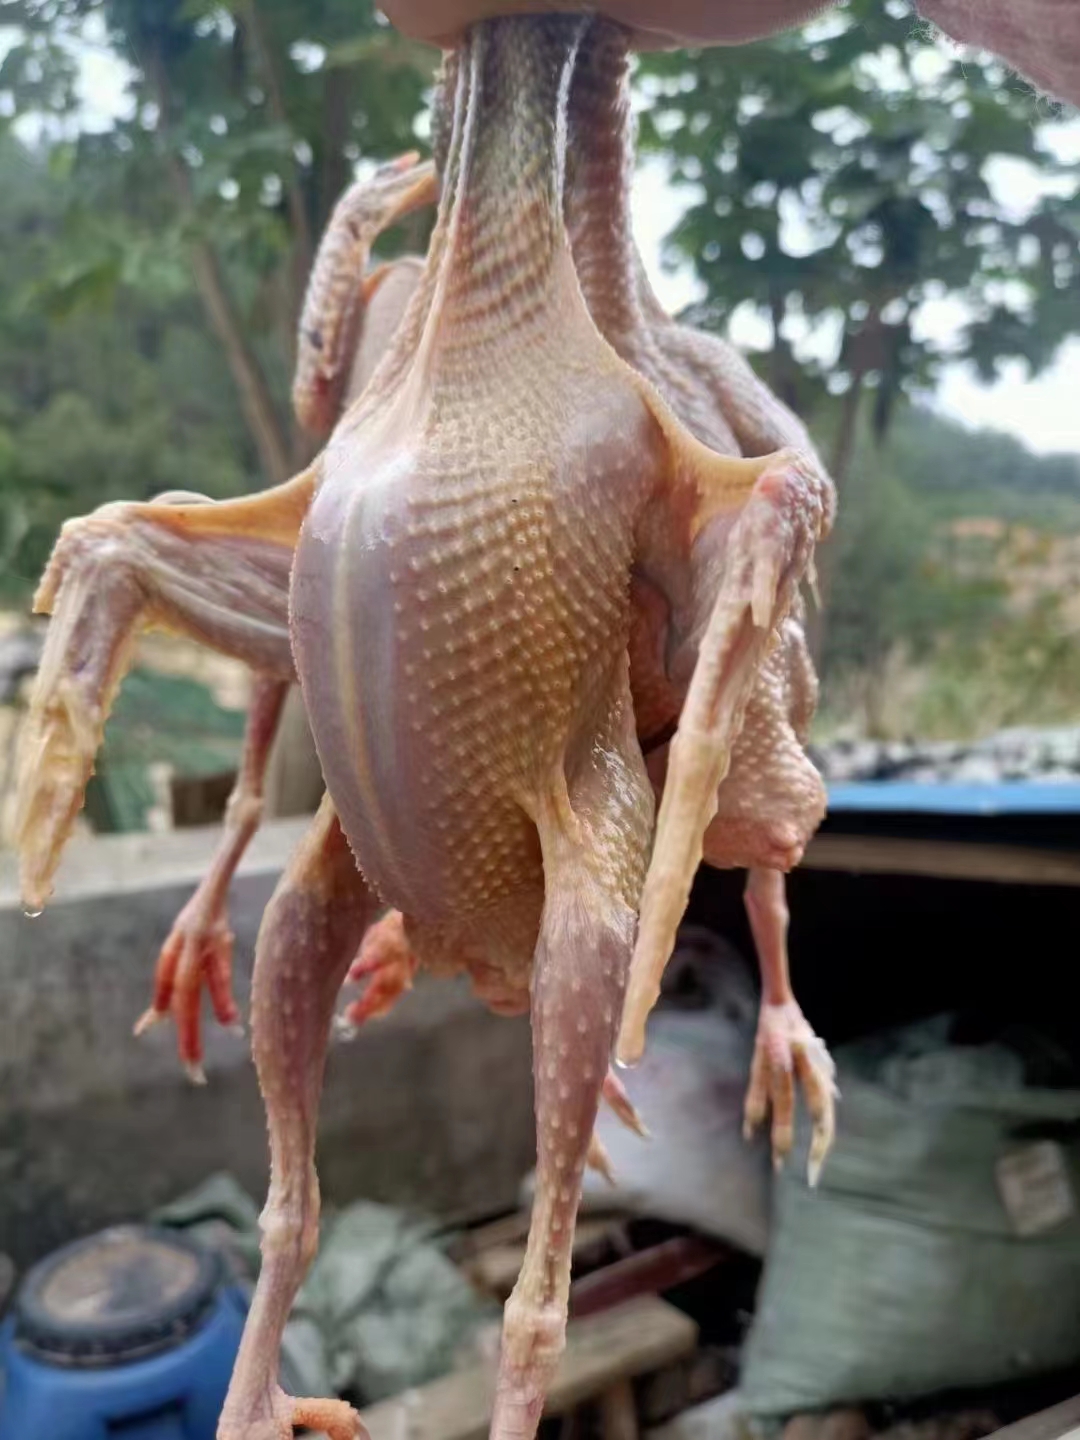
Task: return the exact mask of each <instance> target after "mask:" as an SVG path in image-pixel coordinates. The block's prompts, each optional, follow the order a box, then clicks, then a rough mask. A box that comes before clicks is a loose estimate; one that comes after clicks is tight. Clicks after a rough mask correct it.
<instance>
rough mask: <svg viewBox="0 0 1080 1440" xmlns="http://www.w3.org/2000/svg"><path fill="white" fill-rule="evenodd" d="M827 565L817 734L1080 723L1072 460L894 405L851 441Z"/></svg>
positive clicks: (1078, 516)
mask: <svg viewBox="0 0 1080 1440" xmlns="http://www.w3.org/2000/svg"><path fill="white" fill-rule="evenodd" d="M821 428H822V432H823V433H822V439H823V441H824V442H825V443H824V445H823V448H824V449H825V451H826V453H828V443H827V442H828V425H827V423H826V424H825V425H824V426H822V427H821ZM828 552H829V553H828V555H827V556H823V565H824V568H825V570H826V572H827V575H828V579H829V586H828V589H829V604H828V610H827V615H826V619H825V623H824V644H823V650H822V660H823V665H822V669H823V677H824V699H823V712H824V713H823V728H824V730H825V731H826V732H829V731H831V730H835V729H836V728H838V727H843V728H853V729H855V730H856V731H866V732H869V733H871V734H877V735H881V736H885V737H888V736H893V735H906V734H913V735H922V736H930V735H937V736H947V737H950V738H952V737H956V738H960V737H968V736H972V735H977V734H984V733H986V732H988V731H989V730H992V729H994V728H997V727H999V726H1001V725H1006V724H1016V723H1021V722H1023V723H1032V724H1036V723H1047V724H1056V723H1060V722H1063V721H1071V720H1076V719H1080V455H1069V454H1062V455H1045V456H1041V455H1035V454H1033V453H1032V452H1031V451H1030V450H1028V449H1027V448H1026V447H1025V446H1024V445H1022V444H1020V442H1019V441H1017V440H1015V439H1013V438H1012V437H1011V436H1008V435H1002V434H998V433H995V432H993V431H989V430H980V431H970V430H967V429H965V428H964V427H963V426H961V425H957V424H955V423H953V422H951V421H949V420H946V419H944V418H943V417H941V416H939V415H935V414H933V413H932V412H930V411H928V410H925V409H919V408H915V407H910V408H907V409H906V410H905V411H904V412H903V413H902V414H900V415H899V416H898V417H897V421H896V424H895V427H894V429H893V430H892V432H891V433H890V435H889V439H888V442H887V443H886V444H885V445H884V446H883V447H881V448H880V449H879V448H878V447H876V446H875V445H874V444H873V442H872V441H871V440H870V438H869V437H868V436H863V437H860V442H859V444H858V447H857V449H856V455H855V463H854V464H853V466H852V470H851V475H850V478H849V480H848V483H847V486H846V487H845V493H844V496H843V499H842V503H841V507H840V516H839V520H838V524H837V528H836V533H835V536H834V538H833V540H832V541H831V542H830V544H829V547H828Z"/></svg>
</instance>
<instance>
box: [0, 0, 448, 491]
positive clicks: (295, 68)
mask: <svg viewBox="0 0 1080 1440" xmlns="http://www.w3.org/2000/svg"><path fill="white" fill-rule="evenodd" d="M5 22H6V23H7V24H9V25H13V26H16V27H18V29H19V33H20V35H21V40H20V43H18V44H16V45H15V46H14V48H13V49H12V50H11V51H10V53H9V54H8V55H7V57H6V59H5V61H4V64H3V66H2V67H0V113H4V112H5V111H6V112H9V113H14V114H16V115H22V116H24V117H26V116H31V117H33V118H34V119H35V121H36V123H37V124H38V125H39V126H40V127H42V129H43V133H44V135H45V136H46V137H47V140H48V144H49V149H48V152H47V153H48V162H47V163H48V166H49V169H50V171H51V172H56V173H58V174H59V173H61V172H62V176H63V183H62V184H58V186H57V187H56V189H55V190H54V191H53V197H52V198H53V219H54V221H55V223H54V224H53V225H52V226H51V227H50V232H49V245H48V247H47V248H46V250H45V252H44V254H43V255H42V256H41V257H40V259H41V262H42V263H40V264H39V265H38V266H37V267H36V268H35V270H34V272H33V275H32V277H30V278H28V281H27V288H26V291H25V293H24V295H23V297H22V298H23V300H24V301H25V302H27V303H28V304H29V305H30V306H32V307H35V308H36V309H37V310H38V311H39V312H41V313H42V314H44V315H45V316H47V317H49V318H51V319H53V320H62V319H64V318H66V317H68V316H73V315H77V314H79V313H82V312H84V311H87V310H90V311H94V312H96V313H97V314H98V315H100V314H101V313H102V312H103V311H104V310H105V309H106V308H108V307H111V306H121V305H122V304H124V303H125V301H131V300H135V299H136V298H137V300H138V303H139V304H140V305H145V306H146V307H148V308H150V309H152V310H153V309H156V310H158V311H161V310H162V308H163V307H164V308H166V309H167V307H168V306H170V305H182V304H184V303H185V302H188V303H190V302H191V301H192V300H195V301H198V302H201V304H202V305H203V306H204V307H205V310H206V318H207V321H208V322H209V323H210V324H211V325H212V326H213V328H214V330H215V333H216V339H217V342H218V344H219V346H220V347H221V348H222V349H223V351H224V356H225V360H226V362H227V364H228V366H229V369H230V371H231V373H232V376H233V380H234V381H235V382H236V386H237V395H238V397H239V398H240V399H241V401H242V404H243V406H244V411H243V413H244V418H245V419H246V421H247V425H248V428H249V431H250V434H251V441H252V445H251V447H248V449H249V453H248V454H247V455H246V456H245V461H246V462H250V459H251V452H252V450H253V452H254V454H255V455H256V456H257V460H258V465H259V468H261V470H262V475H261V476H260V477H258V479H256V476H255V474H252V476H251V479H252V481H253V482H254V483H265V481H266V480H267V479H280V478H283V476H284V475H285V474H288V473H289V472H290V471H291V470H292V469H293V468H294V461H295V458H296V456H297V455H298V454H300V453H301V448H302V447H301V446H300V443H299V440H298V438H297V437H290V430H291V420H290V411H289V406H288V398H287V396H288V380H289V377H290V376H291V373H292V361H293V343H294V334H295V326H296V320H297V317H298V314H299V308H300V302H301V299H302V294H303V286H304V284H305V282H306V278H307V274H308V271H309V269H310V265H311V260H312V255H313V249H314V243H315V239H316V238H317V236H318V235H319V234H320V233H321V230H322V228H323V225H324V223H325V220H326V217H327V215H328V213H329V210H330V208H331V206H332V205H333V204H334V202H335V201H336V200H337V198H338V196H339V194H340V193H341V191H342V190H343V189H344V188H345V186H346V185H347V184H348V182H349V180H350V179H351V177H352V174H353V171H354V167H355V165H356V163H357V162H358V161H359V160H361V159H385V158H387V157H388V156H391V155H395V154H399V153H401V152H402V151H404V150H407V149H411V148H413V147H414V145H415V143H416V128H417V116H418V113H419V111H420V109H421V105H422V100H423V95H424V91H425V87H426V86H427V85H428V83H429V81H430V76H431V72H432V69H433V62H434V58H435V57H434V52H428V51H424V50H421V49H420V48H419V47H416V46H412V45H408V44H406V43H405V42H404V41H402V40H401V38H400V37H399V36H397V35H396V34H395V33H394V32H393V31H391V30H390V28H389V27H388V25H387V24H386V23H385V21H382V20H381V18H380V17H377V16H376V13H375V10H374V7H373V5H372V4H371V3H370V0H316V3H301V0H230V3H208V0H154V3H153V4H147V3H145V0H10V3H9V4H8V6H7V7H6V10H5ZM91 34H98V35H102V34H103V35H104V36H105V37H107V40H108V42H109V45H110V46H111V49H112V51H113V53H114V54H115V55H116V56H118V57H120V58H121V59H122V60H123V62H125V63H126V65H127V67H128V75H129V82H128V106H127V109H126V110H125V111H124V113H122V114H121V115H119V116H118V117H116V118H114V119H112V120H111V121H110V122H109V123H107V124H105V126H104V128H102V129H97V130H91V129H87V128H85V127H83V126H81V124H80V116H79V112H78V108H77V100H78V96H77V83H76V80H77V75H76V66H75V63H74V57H75V55H76V54H77V52H78V51H79V49H80V48H85V46H86V44H87V37H88V35H91ZM408 238H409V240H410V241H411V242H412V244H414V245H415V244H417V243H422V241H423V233H422V229H418V228H417V227H416V226H414V227H413V230H412V233H411V234H410V235H409V237H408ZM391 249H392V245H391ZM6 289H7V284H6V282H5V290H6ZM162 402H163V403H164V404H168V397H164V396H163V397H162ZM252 469H254V467H252Z"/></svg>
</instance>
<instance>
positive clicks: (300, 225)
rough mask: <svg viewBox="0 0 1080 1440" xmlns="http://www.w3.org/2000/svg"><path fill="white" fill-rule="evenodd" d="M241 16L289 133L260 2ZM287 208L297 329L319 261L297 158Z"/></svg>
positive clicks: (277, 115) (271, 103)
mask: <svg viewBox="0 0 1080 1440" xmlns="http://www.w3.org/2000/svg"><path fill="white" fill-rule="evenodd" d="M241 13H242V17H243V21H244V23H245V24H246V26H247V29H248V33H249V34H250V36H251V43H252V46H253V48H254V50H255V57H256V62H257V64H258V66H259V69H260V71H261V72H262V78H263V83H264V84H265V85H266V100H267V105H268V108H269V110H270V114H271V116H272V118H273V120H274V123H275V125H280V126H281V128H282V129H283V130H288V129H289V115H288V111H287V110H286V108H285V94H284V91H283V90H282V88H281V77H280V76H279V74H278V68H277V65H276V64H275V62H274V52H273V48H272V46H271V44H270V37H269V35H268V34H267V32H266V26H265V25H264V24H263V18H262V15H261V14H260V13H259V7H258V3H257V0H244V5H243V9H242V12H241ZM285 205H286V208H287V210H288V212H289V228H290V230H291V232H292V255H291V269H292V296H291V299H292V305H291V308H292V323H293V325H294V326H295V325H297V324H298V323H299V320H300V310H301V307H302V305H303V303H304V289H305V287H306V285H307V279H308V275H309V274H310V272H311V264H312V261H313V259H314V257H315V250H314V245H313V242H312V238H311V225H310V223H309V221H308V212H307V205H306V203H305V200H304V192H303V188H302V187H301V184H300V175H299V172H298V167H297V162H296V159H295V157H294V158H293V160H292V163H291V164H290V165H289V166H288V167H287V169H286V176H285Z"/></svg>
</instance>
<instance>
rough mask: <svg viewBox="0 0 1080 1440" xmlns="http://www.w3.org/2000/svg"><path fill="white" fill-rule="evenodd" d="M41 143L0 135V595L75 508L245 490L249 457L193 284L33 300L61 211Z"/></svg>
mask: <svg viewBox="0 0 1080 1440" xmlns="http://www.w3.org/2000/svg"><path fill="white" fill-rule="evenodd" d="M61 188H62V182H61V181H60V180H58V178H57V177H56V175H55V174H54V173H53V172H52V170H51V169H50V167H49V166H48V164H47V163H46V161H45V158H44V157H43V156H41V155H35V154H33V153H31V152H29V151H27V150H26V149H24V148H23V147H22V146H21V145H19V144H18V142H17V141H15V140H14V139H13V137H11V136H10V135H9V136H0V192H2V193H3V194H4V196H5V203H4V205H3V206H0V249H2V252H3V255H4V285H3V289H2V291H0V602H12V601H22V600H24V599H25V597H26V594H27V591H28V590H29V588H30V587H31V586H32V584H33V583H34V582H35V581H36V579H37V577H38V575H39V574H40V572H41V568H42V566H43V564H44V562H45V560H46V559H47V557H48V552H49V549H50V547H51V545H52V542H53V541H54V540H55V538H56V533H57V531H58V529H59V527H60V525H61V524H62V523H63V521H64V520H66V519H67V518H68V517H69V516H70V515H73V514H80V513H83V512H85V511H86V510H89V509H92V508H93V507H94V506H96V505H99V504H102V503H104V502H105V501H107V500H118V499H145V498H149V497H150V496H151V495H153V494H155V493H157V492H159V491H161V490H165V489H181V488H183V489H198V490H202V491H204V492H205V493H207V494H211V495H229V494H237V493H241V492H242V491H243V490H244V489H246V488H248V486H249V485H250V482H251V476H252V474H253V473H254V470H255V462H254V457H253V453H252V448H251V444H250V441H249V439H248V436H247V434H246V431H245V429H244V426H243V423H242V421H241V420H240V418H239V416H238V415H237V413H236V406H235V404H234V402H233V399H232V394H231V387H230V382H229V377H228V371H227V369H226V367H225V366H224V364H223V361H222V359H221V355H220V352H219V349H218V347H216V346H215V345H214V343H213V341H212V339H211V337H210V336H209V335H208V334H207V331H206V327H205V325H204V323H203V319H202V315H201V312H200V310H199V308H198V305H197V303H196V302H194V301H193V299H192V297H191V296H190V294H188V293H186V292H185V293H184V294H182V295H180V296H177V297H175V298H172V297H170V296H169V295H168V294H167V293H164V294H162V295H159V296H158V297H156V298H151V297H149V296H147V295H139V296H135V295H133V294H130V293H127V292H126V291H125V292H121V293H120V294H118V295H117V296H116V301H115V304H114V305H113V306H112V307H111V308H110V309H108V310H105V311H102V310H100V309H98V308H96V307H90V308H85V307H84V308H79V307H72V308H71V310H70V312H69V315H68V318H67V319H66V320H65V322H64V323H63V324H62V325H59V324H57V323H55V321H54V319H53V318H52V317H51V316H50V315H49V314H48V313H47V312H46V311H44V310H43V309H42V308H41V307H40V306H39V305H37V304H35V303H34V298H35V296H36V293H37V292H36V291H35V284H36V279H37V277H38V276H39V275H40V274H41V272H42V270H43V269H44V267H45V266H46V265H47V264H48V260H49V256H50V253H51V249H52V246H53V244H54V242H55V240H56V237H57V235H58V233H59V231H60V229H61V227H62V225H63V205H64V196H63V194H62V193H61Z"/></svg>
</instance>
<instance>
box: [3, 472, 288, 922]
mask: <svg viewBox="0 0 1080 1440" xmlns="http://www.w3.org/2000/svg"><path fill="white" fill-rule="evenodd" d="M313 480H314V472H313V471H307V472H305V473H304V474H302V475H300V476H298V477H297V478H296V479H295V480H291V481H289V482H288V483H287V484H286V485H282V486H279V487H278V488H277V489H275V490H268V491H266V492H264V493H263V494H261V495H258V496H255V497H253V498H250V499H243V500H229V501H221V502H217V503H211V502H208V501H205V500H198V499H196V498H194V497H190V496H188V497H183V498H180V497H170V498H169V499H167V500H162V501H157V502H154V503H151V504H145V505H139V504H112V505H105V506H102V508H101V509H99V510H96V511H94V513H93V514H92V515H88V516H85V517H83V518H82V519H79V520H69V521H68V523H67V524H66V525H65V526H64V528H63V530H62V531H61V533H60V538H59V540H58V541H57V543H56V547H55V549H54V550H53V554H52V558H51V559H50V561H49V565H48V568H47V569H46V571H45V575H44V577H43V578H42V581H41V584H40V586H39V587H38V591H37V595H36V596H35V600H34V608H35V609H36V610H37V611H38V612H44V613H46V614H51V615H52V623H51V624H50V626H49V630H48V635H47V637H46V641H45V648H44V651H43V653H42V657H41V664H40V666H39V669H38V674H37V679H36V682H35V685H34V690H33V693H32V695H31V698H30V710H29V714H28V716H27V720H26V724H25V727H24V731H23V742H22V744H23V751H22V761H21V765H20V791H19V796H18V802H17V811H16V817H17V818H16V834H17V843H18V847H19V850H20V854H21V880H22V891H23V901H24V904H25V905H26V906H27V908H28V909H30V910H35V911H36V910H40V909H41V908H42V906H43V905H44V904H45V902H46V900H47V899H48V897H49V895H50V893H51V890H52V881H53V877H54V875H55V872H56V867H57V865H58V864H59V861H60V854H61V851H62V849H63V846H64V843H65V841H66V840H67V838H68V836H69V835H70V833H71V830H72V828H73V826H74V823H75V817H76V816H77V814H78V813H79V810H80V809H81V808H82V804H83V795H84V791H85V788H86V782H87V781H88V780H89V778H90V775H91V774H92V772H93V765H94V755H95V753H96V751H97V749H98V747H99V745H100V744H101V737H102V732H103V730H104V727H105V721H106V719H107V718H108V714H109V710H110V708H111V706H112V703H113V700H114V699H115V696H116V692H117V690H118V689H119V686H120V682H121V681H122V679H123V677H124V674H125V673H126V671H127V669H128V666H129V665H130V663H131V657H132V653H133V645H134V641H135V639H136V637H137V635H138V633H139V632H140V631H141V630H145V629H149V628H151V627H162V628H166V629H169V630H173V631H177V632H179V633H181V634H185V635H188V636H190V637H191V638H193V639H196V640H199V641H201V642H202V643H203V644H206V645H209V646H211V647H212V648H213V649H215V650H219V651H221V652H222V653H224V654H226V655H231V656H234V657H236V658H237V659H241V660H244V661H246V662H247V663H248V664H250V665H252V666H253V667H254V668H255V669H256V670H258V671H261V672H263V673H264V674H267V675H273V676H276V677H278V678H280V679H286V678H288V677H290V676H291V675H292V673H293V666H292V654H291V650H290V648H289V637H288V628H287V614H286V597H287V594H288V576H289V567H290V564H291V561H292V551H293V546H294V545H295V541H296V536H297V533H298V532H299V529H300V524H301V522H302V520H303V517H304V514H305V513H306V510H307V505H308V502H309V500H310V498H311V493H312V486H313Z"/></svg>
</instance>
